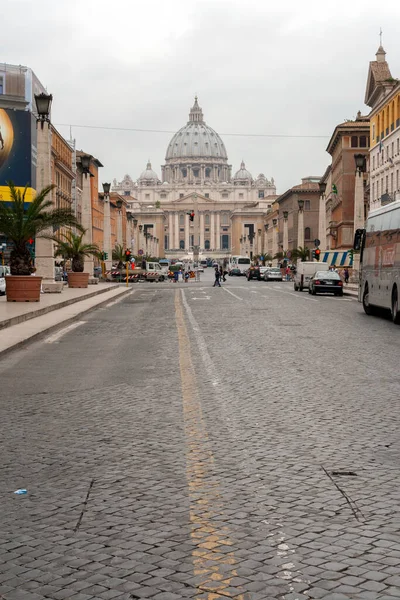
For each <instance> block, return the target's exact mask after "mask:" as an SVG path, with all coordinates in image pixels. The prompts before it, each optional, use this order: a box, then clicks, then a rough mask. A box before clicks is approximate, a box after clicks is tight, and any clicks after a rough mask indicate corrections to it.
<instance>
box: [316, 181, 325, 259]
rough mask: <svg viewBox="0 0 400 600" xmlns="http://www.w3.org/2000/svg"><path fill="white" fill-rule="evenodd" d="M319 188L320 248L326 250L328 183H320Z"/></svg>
mask: <svg viewBox="0 0 400 600" xmlns="http://www.w3.org/2000/svg"><path fill="white" fill-rule="evenodd" d="M318 186H319V214H318V239H319V241H320V244H319V247H320V249H321V250H325V249H326V204H325V192H326V182H325V181H320V182H319V183H318Z"/></svg>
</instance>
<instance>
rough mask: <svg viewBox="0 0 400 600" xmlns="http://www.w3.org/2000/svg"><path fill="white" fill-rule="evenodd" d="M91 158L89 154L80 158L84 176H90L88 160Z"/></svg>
mask: <svg viewBox="0 0 400 600" xmlns="http://www.w3.org/2000/svg"><path fill="white" fill-rule="evenodd" d="M91 158H92V157H91V156H90V154H82V156H81V166H82V171H83V173H84V174H85V175H86V176H87V175H91V173H90V159H91Z"/></svg>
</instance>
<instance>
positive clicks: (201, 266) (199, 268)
mask: <svg viewBox="0 0 400 600" xmlns="http://www.w3.org/2000/svg"><path fill="white" fill-rule="evenodd" d="M196 271H198V272H199V273H204V267H203V265H199V266H198V267H196Z"/></svg>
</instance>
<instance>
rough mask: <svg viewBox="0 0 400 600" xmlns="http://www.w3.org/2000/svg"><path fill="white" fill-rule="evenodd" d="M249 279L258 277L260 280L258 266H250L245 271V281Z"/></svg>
mask: <svg viewBox="0 0 400 600" xmlns="http://www.w3.org/2000/svg"><path fill="white" fill-rule="evenodd" d="M250 279H258V280H259V281H260V279H261V272H260V267H250V269H249V270H248V271H247V281H250Z"/></svg>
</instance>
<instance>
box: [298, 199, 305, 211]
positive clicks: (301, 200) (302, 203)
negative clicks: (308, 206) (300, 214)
mask: <svg viewBox="0 0 400 600" xmlns="http://www.w3.org/2000/svg"><path fill="white" fill-rule="evenodd" d="M297 204H298V205H299V210H300V211H302V210H303V208H304V200H303V199H301V198H298V200H297Z"/></svg>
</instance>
